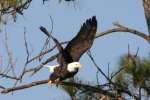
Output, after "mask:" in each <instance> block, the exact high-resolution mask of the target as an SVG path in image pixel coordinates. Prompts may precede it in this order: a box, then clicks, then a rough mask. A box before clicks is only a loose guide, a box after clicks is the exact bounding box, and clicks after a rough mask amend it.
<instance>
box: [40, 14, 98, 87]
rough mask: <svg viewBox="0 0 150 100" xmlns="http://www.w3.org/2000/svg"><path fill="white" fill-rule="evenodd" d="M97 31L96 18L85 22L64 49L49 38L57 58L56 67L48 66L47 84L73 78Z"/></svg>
mask: <svg viewBox="0 0 150 100" xmlns="http://www.w3.org/2000/svg"><path fill="white" fill-rule="evenodd" d="M40 29H41V31H44V30H45V29H44V27H40ZM96 30H97V20H96V17H95V16H93V17H92V18H90V19H88V20H86V22H85V23H84V24H83V25H82V26H81V28H80V31H79V32H78V34H77V35H76V36H75V37H74V38H73V39H72V40H71V41H70V42H69V43H68V44H67V46H66V47H65V48H63V47H62V46H61V44H60V43H59V41H58V40H57V39H56V38H54V37H53V36H51V38H52V39H53V41H54V42H55V44H56V46H57V48H58V50H59V53H60V54H59V56H58V58H57V61H58V63H59V64H58V65H55V66H49V65H44V66H45V67H49V69H50V72H51V75H50V78H49V79H50V81H49V84H51V83H53V82H55V81H56V80H57V79H58V80H59V81H62V80H65V79H67V78H71V77H73V76H74V75H75V74H76V73H77V72H78V70H79V69H80V68H81V64H80V63H79V59H80V57H81V56H82V55H83V54H84V53H85V52H86V51H87V50H88V49H90V48H91V46H92V44H93V41H94V38H95V35H96Z"/></svg>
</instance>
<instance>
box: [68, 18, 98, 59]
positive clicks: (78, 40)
mask: <svg viewBox="0 0 150 100" xmlns="http://www.w3.org/2000/svg"><path fill="white" fill-rule="evenodd" d="M96 30H97V20H96V17H95V16H93V17H92V18H90V19H88V20H86V22H85V23H84V24H83V25H82V26H81V29H80V31H79V32H78V34H77V36H75V37H74V38H73V39H72V40H71V41H70V42H69V43H68V45H67V46H66V48H65V53H66V55H69V56H70V57H71V59H72V60H73V61H79V59H80V57H81V56H82V54H84V53H85V52H86V51H87V50H88V49H90V47H91V46H92V44H93V41H94V38H95V35H96ZM70 57H67V58H70Z"/></svg>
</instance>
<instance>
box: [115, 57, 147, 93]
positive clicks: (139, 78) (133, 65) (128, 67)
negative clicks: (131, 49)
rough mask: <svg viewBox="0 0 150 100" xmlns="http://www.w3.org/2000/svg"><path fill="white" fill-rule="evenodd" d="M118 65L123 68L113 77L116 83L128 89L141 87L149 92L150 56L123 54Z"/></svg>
mask: <svg viewBox="0 0 150 100" xmlns="http://www.w3.org/2000/svg"><path fill="white" fill-rule="evenodd" d="M119 67H120V68H123V70H122V71H121V72H120V73H119V74H118V75H117V76H116V78H115V81H116V82H117V83H119V84H121V85H122V86H126V87H128V88H130V90H131V88H132V89H134V88H136V89H137V87H138V88H139V89H140V88H142V89H144V90H145V91H146V92H147V93H148V94H150V57H148V58H140V57H138V56H134V55H124V56H122V57H121V59H120V64H119Z"/></svg>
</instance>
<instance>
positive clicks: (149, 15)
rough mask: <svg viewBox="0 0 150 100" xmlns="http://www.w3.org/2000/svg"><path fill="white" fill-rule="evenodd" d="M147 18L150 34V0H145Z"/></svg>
mask: <svg viewBox="0 0 150 100" xmlns="http://www.w3.org/2000/svg"><path fill="white" fill-rule="evenodd" d="M143 6H144V12H145V18H146V21H147V26H148V31H149V34H150V0H143Z"/></svg>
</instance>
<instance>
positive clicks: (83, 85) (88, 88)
mask: <svg viewBox="0 0 150 100" xmlns="http://www.w3.org/2000/svg"><path fill="white" fill-rule="evenodd" d="M48 81H49V79H46V80H40V81H34V82H32V83H28V84H24V85H21V86H17V87H12V88H5V89H3V90H2V91H1V93H9V92H13V91H17V90H22V89H26V88H31V87H33V86H37V85H42V84H46V83H48ZM57 83H58V84H60V85H66V86H73V87H76V88H78V89H81V90H82V89H84V90H87V91H92V92H95V93H96V92H97V93H102V94H104V95H108V96H111V97H115V96H116V95H115V93H113V92H108V91H107V90H102V89H101V88H98V87H95V86H90V85H86V84H81V83H74V82H57Z"/></svg>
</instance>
